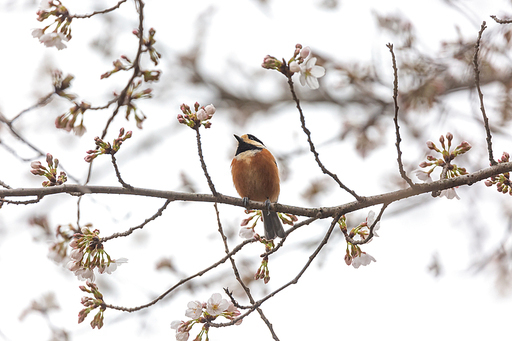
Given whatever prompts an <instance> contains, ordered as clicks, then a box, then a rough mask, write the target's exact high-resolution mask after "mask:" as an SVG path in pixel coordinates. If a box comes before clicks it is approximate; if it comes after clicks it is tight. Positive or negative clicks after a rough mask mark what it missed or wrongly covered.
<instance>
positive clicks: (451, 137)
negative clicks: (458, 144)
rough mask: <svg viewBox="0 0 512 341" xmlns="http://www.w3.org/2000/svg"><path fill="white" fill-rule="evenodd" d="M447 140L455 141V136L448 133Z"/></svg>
mask: <svg viewBox="0 0 512 341" xmlns="http://www.w3.org/2000/svg"><path fill="white" fill-rule="evenodd" d="M446 138H447V139H448V141H451V140H453V134H452V133H450V132H448V133H446Z"/></svg>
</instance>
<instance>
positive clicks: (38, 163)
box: [30, 161, 43, 169]
mask: <svg viewBox="0 0 512 341" xmlns="http://www.w3.org/2000/svg"><path fill="white" fill-rule="evenodd" d="M30 167H32V168H34V169H39V168H43V165H42V164H41V162H40V161H33V162H31V163H30Z"/></svg>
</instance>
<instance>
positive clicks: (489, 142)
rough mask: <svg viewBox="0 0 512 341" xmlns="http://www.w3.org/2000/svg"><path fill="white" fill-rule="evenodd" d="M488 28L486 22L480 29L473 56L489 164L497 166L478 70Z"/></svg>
mask: <svg viewBox="0 0 512 341" xmlns="http://www.w3.org/2000/svg"><path fill="white" fill-rule="evenodd" d="M486 28H487V26H486V25H485V21H484V22H482V26H481V27H480V31H479V32H478V39H477V40H476V44H475V54H474V56H473V67H474V70H475V84H476V90H477V92H478V98H479V99H480V111H481V112H482V117H483V120H484V127H485V133H486V134H487V138H486V140H487V152H488V153H489V163H490V165H491V166H492V165H496V164H497V162H496V160H494V156H493V152H492V136H491V129H490V128H489V119H488V118H487V114H486V113H485V106H484V94H483V93H482V90H481V89H480V70H479V69H478V52H480V42H481V40H482V34H483V33H484V30H485V29H486Z"/></svg>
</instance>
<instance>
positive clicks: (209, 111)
mask: <svg viewBox="0 0 512 341" xmlns="http://www.w3.org/2000/svg"><path fill="white" fill-rule="evenodd" d="M204 110H205V111H206V113H207V114H208V118H212V116H213V114H215V111H216V109H215V107H214V106H213V104H208V105H207V106H206V107H204Z"/></svg>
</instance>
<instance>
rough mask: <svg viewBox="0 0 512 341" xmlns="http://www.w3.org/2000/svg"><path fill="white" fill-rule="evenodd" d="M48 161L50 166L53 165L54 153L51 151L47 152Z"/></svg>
mask: <svg viewBox="0 0 512 341" xmlns="http://www.w3.org/2000/svg"><path fill="white" fill-rule="evenodd" d="M46 163H47V164H48V166H50V167H52V166H53V156H52V154H50V153H47V154H46Z"/></svg>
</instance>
